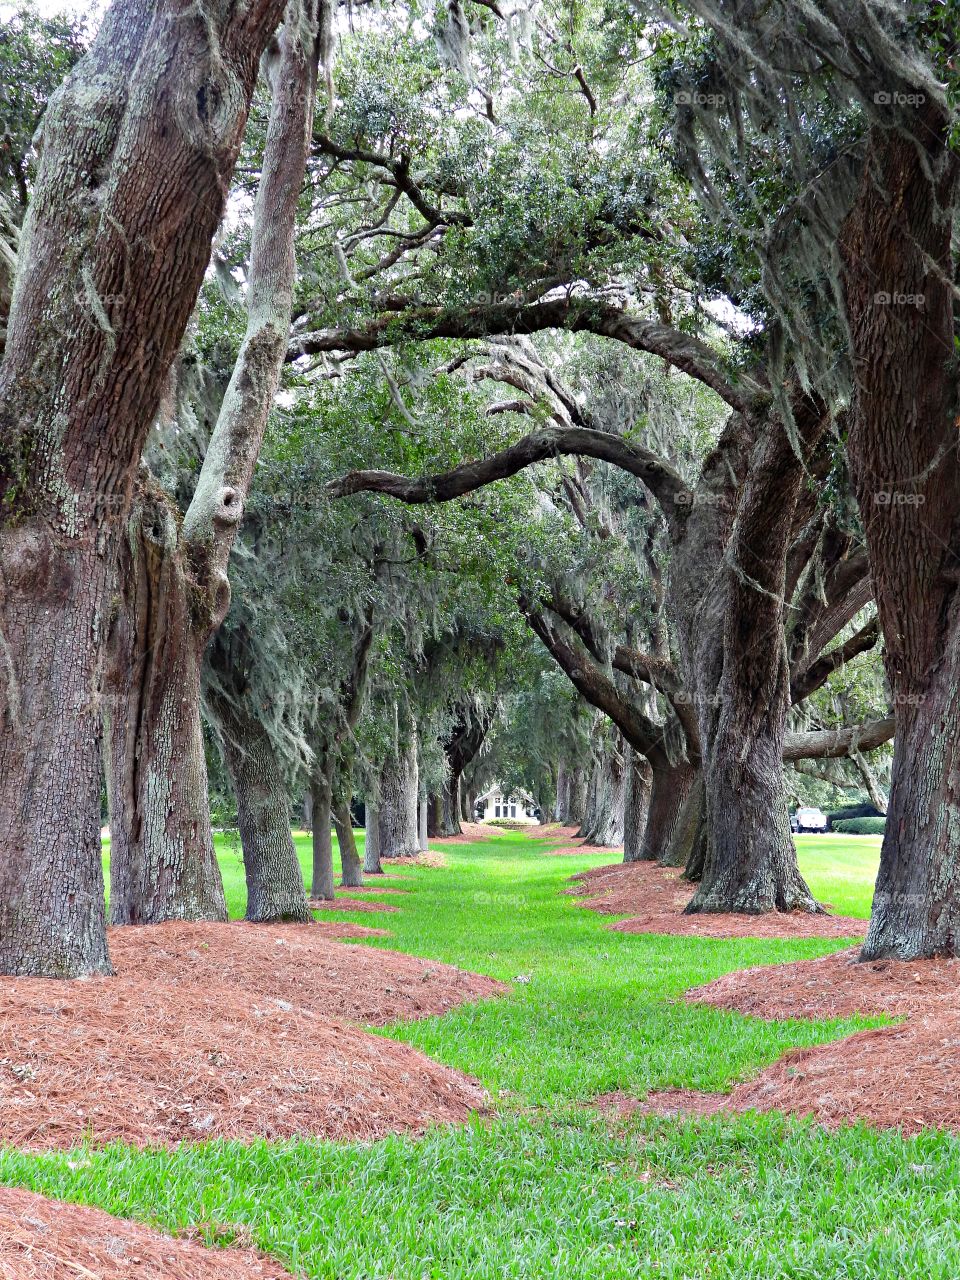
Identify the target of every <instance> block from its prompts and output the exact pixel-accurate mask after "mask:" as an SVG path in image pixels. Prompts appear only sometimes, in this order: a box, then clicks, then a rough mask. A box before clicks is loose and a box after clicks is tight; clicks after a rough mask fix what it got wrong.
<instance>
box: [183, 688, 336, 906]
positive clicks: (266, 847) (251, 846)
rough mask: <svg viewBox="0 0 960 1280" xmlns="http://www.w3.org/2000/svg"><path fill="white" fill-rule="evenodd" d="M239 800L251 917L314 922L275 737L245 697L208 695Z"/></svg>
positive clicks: (238, 811)
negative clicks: (271, 739)
mask: <svg viewBox="0 0 960 1280" xmlns="http://www.w3.org/2000/svg"><path fill="white" fill-rule="evenodd" d="M209 702H210V706H211V710H212V711H213V713H214V714H215V715H216V717H217V720H218V722H219V729H220V736H221V740H222V742H223V754H224V759H225V761H226V765H227V769H228V770H229V773H230V780H231V782H232V783H233V790H234V793H235V795H236V798H237V813H238V815H239V820H240V841H241V844H242V845H243V870H244V875H245V876H246V881H247V911H246V918H247V919H248V920H252V921H256V922H258V923H261V924H263V923H271V922H274V921H280V920H301V921H308V920H312V919H313V917H312V916H311V914H310V908H309V907H308V906H307V895H306V893H305V891H304V885H303V872H302V871H301V869H300V859H299V858H298V857H297V850H296V847H295V845H294V843H293V837H292V836H291V834H290V814H289V810H288V806H287V787H286V780H285V779H284V776H283V770H282V769H281V767H280V761H279V760H278V759H277V753H276V751H275V749H274V746H273V743H272V742H271V741H270V735H269V734H268V733H267V731H266V729H264V727H263V725H262V724H261V723H260V720H259V718H258V717H257V715H256V712H255V709H254V708H252V707H247V705H246V703H245V701H244V699H243V697H242V695H240V696H238V697H236V698H231V699H230V700H229V701H224V700H221V699H220V698H210V699H209Z"/></svg>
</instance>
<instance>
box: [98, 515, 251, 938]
mask: <svg viewBox="0 0 960 1280" xmlns="http://www.w3.org/2000/svg"><path fill="white" fill-rule="evenodd" d="M176 538H177V526H176V520H175V517H174V514H173V512H172V510H171V508H170V504H169V502H168V500H167V499H166V498H165V497H164V496H163V495H162V494H161V493H159V491H155V492H147V493H140V494H139V495H138V497H137V499H136V501H135V504H134V510H133V514H132V516H131V519H130V522H129V525H128V529H127V534H126V537H125V538H124V541H123V544H122V546H121V549H120V557H119V566H118V567H119V572H118V596H117V604H116V616H115V618H114V621H113V626H112V628H111V632H110V637H109V644H108V683H107V693H108V696H107V698H106V699H105V701H104V712H105V715H104V719H105V728H106V745H107V751H106V757H107V758H106V769H107V782H108V786H107V790H108V794H109V797H110V834H111V848H110V919H111V921H112V923H113V924H138V925H139V924H159V923H160V922H161V921H163V920H226V918H227V908H226V903H225V901H224V896H223V884H222V881H221V878H220V868H219V866H218V865H217V859H216V854H215V852H214V846H213V834H212V832H211V829H210V807H209V802H208V793H207V764H206V759H205V756H204V746H203V730H202V728H201V723H200V662H201V655H202V647H203V644H202V641H201V640H199V639H198V637H197V636H196V634H195V631H194V627H193V623H192V615H191V608H190V598H191V597H190V582H189V579H188V577H187V575H186V572H185V569H184V566H183V563H182V560H181V557H180V556H179V555H178V554H177V550H176Z"/></svg>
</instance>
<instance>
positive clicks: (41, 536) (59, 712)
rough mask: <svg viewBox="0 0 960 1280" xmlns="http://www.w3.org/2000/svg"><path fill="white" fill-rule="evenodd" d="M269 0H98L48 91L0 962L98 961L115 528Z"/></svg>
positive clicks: (74, 969)
mask: <svg viewBox="0 0 960 1280" xmlns="http://www.w3.org/2000/svg"><path fill="white" fill-rule="evenodd" d="M281 9H282V5H281V3H280V0H248V2H247V3H237V4H234V5H229V6H222V7H220V8H218V9H216V10H215V11H211V12H206V11H204V12H201V11H200V10H199V9H194V10H189V11H184V10H183V8H182V6H180V5H174V4H172V3H169V0H158V2H157V3H151V4H147V3H144V2H142V0H124V2H123V3H115V4H114V5H113V6H112V7H111V8H110V10H108V12H107V14H106V16H105V18H104V21H103V23H102V25H101V27H100V30H99V32H98V34H97V36H96V38H95V39H94V41H93V44H92V46H91V48H90V51H89V53H88V54H87V55H86V56H85V57H84V58H83V59H82V60H81V61H80V62H79V63H78V64H77V66H76V67H75V68H74V69H73V71H72V72H71V74H70V75H69V77H68V78H67V80H66V81H65V83H64V84H63V86H62V87H61V88H60V89H59V90H58V91H57V93H56V94H55V95H54V97H53V98H52V99H51V102H50V105H49V108H48V110H47V113H46V116H45V117H44V121H43V126H42V130H43V146H42V149H41V159H40V164H39V169H38V174H37V181H36V184H35V188H34V195H33V200H32V203H31V205H30V208H29V211H28V214H27V220H26V223H25V225H24V228H23V233H22V236H21V240H20V246H19V254H18V266H17V276H16V282H15V286H14V291H13V298H12V301H11V305H10V315H9V319H8V324H7V337H6V346H5V351H4V358H3V364H2V366H0V512H2V514H0V564H2V579H0V637H2V642H0V654H2V658H0V673H2V674H0V845H2V847H3V849H4V850H5V855H4V859H3V866H2V870H0V970H2V971H3V972H6V973H21V974H38V975H47V976H60V977H70V976H77V975H80V974H86V973H94V972H105V971H108V970H109V960H108V956H107V947H106V934H105V908H104V894H103V875H102V869H101V857H100V841H99V826H100V823H99V819H100V814H99V806H100V795H99V791H100V777H101V742H102V736H101V728H100V717H101V708H100V690H101V686H102V670H103V649H104V640H105V633H106V628H107V624H108V620H109V613H110V605H109V600H110V591H111V588H112V581H113V567H114V559H115V555H116V550H117V534H118V531H119V528H120V525H121V523H122V520H123V518H125V516H126V513H127V510H128V508H129V503H130V495H131V489H132V483H133V479H134V476H135V474H136V469H137V464H138V461H139V458H140V454H141V451H142V448H143V442H144V439H145V436H146V433H147V431H148V429H149V427H150V424H151V422H152V420H153V417H154V415H155V413H156V411H157V408H158V405H159V402H160V396H161V391H162V387H163V383H164V379H165V378H166V375H167V373H168V371H169V369H170V366H171V363H172V361H173V358H174V356H175V354H176V352H177V349H178V348H179V345H180V342H181V339H182V337H183V333H184V329H185V327H186V324H187V320H188V319H189V316H190V312H191V310H192V308H193V305H194V302H195V300H196V297H197V293H198V291H199V288H200V284H201V281H202V279H203V273H204V271H205V269H206V266H207V263H208V261H209V256H210V245H211V240H212V236H213V233H214V230H215V229H216V227H217V225H218V223H219V222H220V219H221V217H222V214H223V209H224V202H225V198H226V192H227V190H228V188H229V180H230V175H231V173H232V171H233V167H234V163H235V161H236V156H237V152H238V149H239V146H240V141H241V138H242V135H243V129H244V126H245V123H246V116H247V111H248V109H249V104H250V99H251V95H252V93H253V87H254V82H255V79H256V73H257V65H258V61H259V57H260V53H261V51H262V49H263V48H264V46H265V44H266V42H267V40H268V38H269V36H270V33H271V31H272V30H273V29H274V27H275V26H276V24H277V21H278V20H279V17H280V13H281Z"/></svg>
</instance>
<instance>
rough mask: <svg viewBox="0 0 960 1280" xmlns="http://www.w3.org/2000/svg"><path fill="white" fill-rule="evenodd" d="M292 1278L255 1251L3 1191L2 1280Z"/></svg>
mask: <svg viewBox="0 0 960 1280" xmlns="http://www.w3.org/2000/svg"><path fill="white" fill-rule="evenodd" d="M91 1277H92V1278H93V1280H131V1277H138V1280H291V1278H290V1276H289V1273H288V1272H286V1271H284V1270H283V1269H282V1268H281V1267H280V1266H279V1264H277V1263H275V1262H271V1261H269V1260H268V1259H266V1258H263V1257H261V1256H260V1255H259V1254H257V1253H254V1252H253V1250H252V1249H216V1248H207V1247H205V1246H204V1245H202V1244H196V1243H194V1242H193V1241H189V1240H175V1239H172V1238H171V1237H169V1236H165V1235H161V1233H160V1232H159V1231H154V1230H152V1229H151V1228H150V1227H144V1226H140V1225H139V1223H135V1222H126V1221H124V1220H123V1219H122V1218H113V1217H111V1216H110V1214H108V1213H103V1212H102V1211H101V1210H100V1209H88V1208H86V1207H85V1206H83V1205H76V1204H67V1203H65V1202H60V1201H56V1200H48V1199H47V1198H46V1197H45V1196H38V1195H35V1194H34V1193H33V1192H32V1191H21V1190H20V1189H19V1188H13V1187H0V1280H90V1278H91Z"/></svg>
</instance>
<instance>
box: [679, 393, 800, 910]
mask: <svg viewBox="0 0 960 1280" xmlns="http://www.w3.org/2000/svg"><path fill="white" fill-rule="evenodd" d="M824 421H825V419H824V417H823V411H822V408H821V407H820V406H819V405H817V404H816V403H809V404H807V403H803V404H801V405H799V406H798V408H797V415H796V423H795V434H796V438H799V439H800V440H801V441H803V442H804V445H805V447H806V448H808V449H809V448H810V447H812V445H813V444H814V443H815V442H816V441H817V440H818V439H819V438H820V435H821V434H822V431H823V429H824V426H823V424H824ZM755 434H756V439H757V443H756V445H755V446H754V448H753V450H752V453H751V456H750V459H749V467H748V470H747V479H746V481H745V483H744V485H743V489H742V492H741V494H740V499H739V502H738V503H737V509H736V520H735V521H734V522H733V523H732V528H731V529H730V530H729V534H728V535H727V536H724V537H723V538H722V539H714V544H715V545H720V546H722V545H724V543H726V550H725V554H724V557H723V559H722V562H721V563H720V564H719V565H718V566H717V568H716V571H715V573H714V574H713V576H712V579H710V580H708V586H707V589H706V591H705V592H704V594H703V595H702V596H701V597H700V599H699V601H698V602H697V606H696V608H695V610H694V611H693V612H692V613H690V614H688V615H687V617H686V627H685V629H684V630H685V634H684V643H685V648H686V667H687V670H688V671H689V672H690V673H691V675H692V681H691V688H692V690H693V692H694V696H695V702H696V710H697V721H698V725H699V733H700V745H701V752H702V760H703V777H704V788H705V797H706V815H707V828H706V831H707V852H706V859H705V865H704V869H703V877H702V879H701V881H700V885H699V888H698V889H697V892H696V894H695V895H694V897H693V900H692V901H691V902H690V904H689V906H688V907H687V911H688V912H691V913H695V912H699V911H705V912H725V911H732V912H742V913H746V914H751V915H752V914H757V913H761V912H766V911H774V910H778V911H793V910H802V911H818V910H820V907H819V905H818V903H817V902H816V900H815V899H814V897H813V895H812V894H811V893H810V890H809V889H808V888H807V886H806V884H805V883H804V881H803V878H802V877H801V875H800V872H799V870H798V869H797V859H796V851H795V850H794V847H793V841H792V839H791V836H790V822H789V814H788V806H787V794H786V787H785V784H784V777H783V748H784V737H785V734H786V725H787V713H788V711H789V708H790V669H789V662H788V659H787V650H786V642H785V637H784V630H783V609H784V604H783V600H784V595H785V592H786V573H787V554H788V550H789V547H790V542H791V535H792V531H793V520H794V512H795V509H796V503H797V497H798V494H799V492H800V486H801V484H802V483H803V480H804V469H803V463H802V461H801V459H800V458H798V457H797V452H796V443H795V438H794V432H788V431H787V429H786V428H785V427H784V426H783V424H782V423H781V422H779V421H778V420H776V419H774V418H768V419H766V420H764V421H763V422H762V423H760V424H759V425H758V428H757V430H756V433H755ZM695 514H696V513H694V515H695ZM694 515H691V519H693V518H694ZM684 550H685V552H686V556H687V557H689V556H690V555H691V554H696V551H697V548H696V545H694V546H687V547H686V548H685V549H684ZM684 567H685V566H684V565H682V564H678V565H677V566H676V567H675V569H674V572H675V573H679V572H683V569H684Z"/></svg>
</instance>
